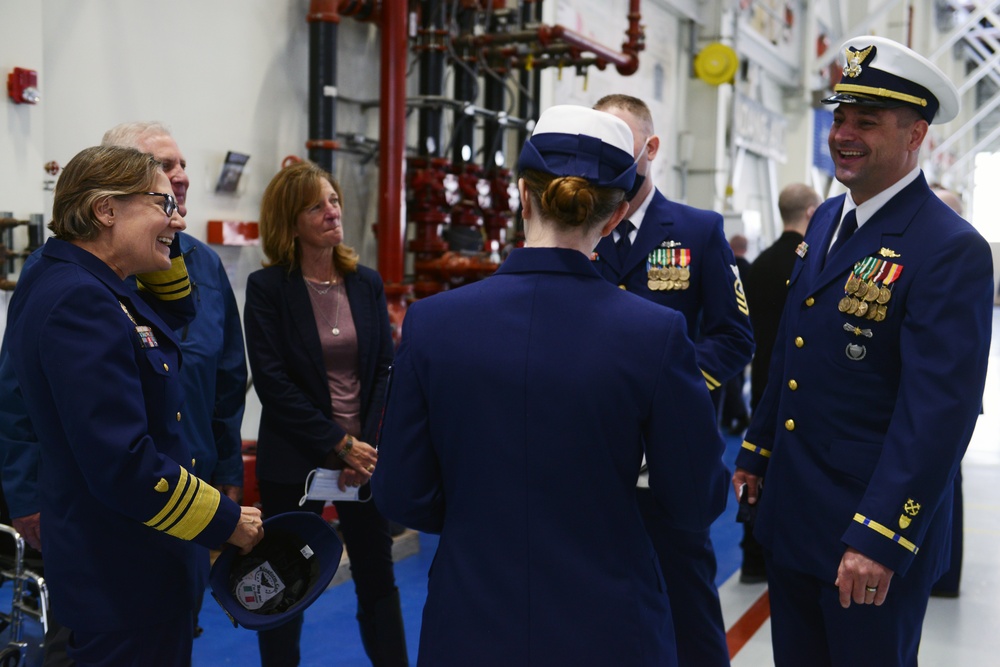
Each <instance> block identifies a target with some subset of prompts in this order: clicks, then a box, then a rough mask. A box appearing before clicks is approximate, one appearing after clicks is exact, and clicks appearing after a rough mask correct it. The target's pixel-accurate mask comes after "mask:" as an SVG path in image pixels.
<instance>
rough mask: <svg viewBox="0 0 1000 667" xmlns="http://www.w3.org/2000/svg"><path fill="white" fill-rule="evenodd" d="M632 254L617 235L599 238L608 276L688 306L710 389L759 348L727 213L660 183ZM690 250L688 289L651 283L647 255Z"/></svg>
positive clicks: (601, 267)
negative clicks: (623, 253)
mask: <svg viewBox="0 0 1000 667" xmlns="http://www.w3.org/2000/svg"><path fill="white" fill-rule="evenodd" d="M651 196H652V201H650V202H649V206H647V207H646V213H645V215H644V216H643V218H642V224H641V225H640V226H639V231H638V232H637V233H636V237H635V241H634V242H633V243H632V248H631V250H630V251H629V254H628V256H627V257H626V259H625V263H624V265H622V264H621V263H620V262H619V261H618V251H617V249H616V248H615V244H614V241H613V240H612V235H610V234H609V235H608V236H606V237H604V238H603V239H601V241H600V242H599V243H598V244H597V248H596V251H597V255H598V259H597V261H596V262H595V266H596V267H597V270H598V271H599V272H600V273H601V275H602V276H604V277H605V279H607V280H609V281H611V282H613V283H615V284H616V285H620V286H623V287H624V288H625V289H626V290H628V291H629V292H632V293H634V294H638V295H640V296H642V297H644V298H646V299H648V300H650V301H652V302H654V303H658V304H660V305H663V306H669V307H670V308H673V309H674V310H679V311H680V312H682V313H684V317H685V318H686V319H687V331H688V335H689V336H690V337H691V340H693V341H694V342H695V348H696V349H697V351H698V365H699V366H700V367H701V372H702V374H703V375H704V376H705V381H706V382H707V383H708V388H709V390H713V391H714V390H715V389H718V388H719V387H720V386H721V385H723V384H725V382H726V380H728V379H729V378H731V377H733V376H734V375H736V374H737V373H739V372H741V371H742V370H743V369H744V368H745V367H746V365H747V364H748V363H750V357H751V356H752V355H753V349H754V348H753V334H752V332H751V329H750V319H749V317H748V309H747V302H746V295H745V294H744V293H743V284H742V282H741V281H740V277H739V274H738V272H737V270H736V259H735V258H734V256H733V251H732V249H731V248H730V247H729V243H728V242H727V241H726V236H725V233H724V232H723V228H722V216H721V215H719V214H718V213H715V212H713V211H705V210H702V209H697V208H693V207H691V206H685V205H684V204H679V203H677V202H672V201H670V200H668V199H667V198H666V197H664V196H663V194H661V193H660V191H659V190H654V191H653V194H652V195H651ZM661 249H662V250H665V251H668V252H669V251H671V250H675V249H676V250H687V251H689V252H690V261H691V263H690V265H689V266H688V270H689V271H690V273H691V278H690V284H689V286H688V287H687V289H674V290H652V289H650V287H649V277H648V264H647V260H648V259H649V258H650V256H651V255H652V254H653V253H656V252H657V251H660V250H661Z"/></svg>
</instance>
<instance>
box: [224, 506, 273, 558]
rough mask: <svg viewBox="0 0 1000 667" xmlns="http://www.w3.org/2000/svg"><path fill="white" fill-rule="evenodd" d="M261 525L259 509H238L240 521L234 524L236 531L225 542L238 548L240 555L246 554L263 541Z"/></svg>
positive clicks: (262, 527)
mask: <svg viewBox="0 0 1000 667" xmlns="http://www.w3.org/2000/svg"><path fill="white" fill-rule="evenodd" d="M263 524H264V522H263V521H262V520H261V518H260V510H259V509H257V508H256V507H246V506H244V507H240V520H239V521H238V522H237V523H236V530H234V531H233V534H232V535H230V536H229V539H228V540H226V541H227V542H228V543H229V544H234V545H236V546H238V547H239V548H240V553H241V554H248V553H250V550H251V549H253V548H254V546H256V544H257V543H258V542H260V541H261V540H262V539H264V525H263Z"/></svg>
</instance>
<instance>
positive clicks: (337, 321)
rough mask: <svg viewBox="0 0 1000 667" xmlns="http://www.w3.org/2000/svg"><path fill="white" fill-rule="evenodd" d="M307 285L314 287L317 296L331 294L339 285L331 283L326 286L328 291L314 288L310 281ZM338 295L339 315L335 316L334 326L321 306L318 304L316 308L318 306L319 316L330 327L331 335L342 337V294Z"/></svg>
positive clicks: (338, 293)
mask: <svg viewBox="0 0 1000 667" xmlns="http://www.w3.org/2000/svg"><path fill="white" fill-rule="evenodd" d="M306 285H309V287H312V290H313V291H314V292H316V294H319V295H323V294H326V293H327V292H329V291H330V290H331V289H333V288H334V287H335V286H336V285H337V283H335V282H333V283H330V284H329V285H327V286H326V289H324V290H322V291H321V290H319V289H317V288H316V287H313V285H312V283H310V282H309V281H308V280H307V281H306ZM336 295H337V314H336V315H335V316H334V320H333V324H330V320H329V319H327V317H326V313H324V312H323V309H322V308H319V306H320V304H319V303H317V304H316V306H317V312H319V316H320V317H322V318H323V321H324V322H326V326H328V327H330V333H332V334H333V335H334V336H339V335H340V292H339V291H338V292H337V293H336Z"/></svg>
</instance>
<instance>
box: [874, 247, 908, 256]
mask: <svg viewBox="0 0 1000 667" xmlns="http://www.w3.org/2000/svg"><path fill="white" fill-rule="evenodd" d="M878 254H880V255H882V256H883V257H902V255H900V254H899V253H897V252H896V251H895V250H889V249H888V248H882V249H881V250H879V251H878Z"/></svg>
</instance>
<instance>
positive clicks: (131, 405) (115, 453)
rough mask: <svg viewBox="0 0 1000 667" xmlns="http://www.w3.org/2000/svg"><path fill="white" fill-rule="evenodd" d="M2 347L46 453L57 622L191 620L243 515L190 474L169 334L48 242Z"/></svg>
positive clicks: (121, 291) (100, 267)
mask: <svg viewBox="0 0 1000 667" xmlns="http://www.w3.org/2000/svg"><path fill="white" fill-rule="evenodd" d="M4 346H5V347H6V348H7V351H8V353H9V354H10V356H11V360H12V363H13V366H14V372H15V374H16V376H17V381H18V383H19V384H20V386H21V390H22V392H23V396H24V400H25V404H26V405H27V406H28V417H29V418H30V421H31V424H32V425H33V426H34V427H35V430H36V432H37V435H38V440H39V443H40V444H41V459H40V463H39V479H38V481H39V487H40V489H41V493H42V498H41V500H42V508H41V511H42V515H43V516H44V517H45V519H44V520H45V530H44V531H43V535H42V546H43V551H44V554H45V578H46V579H47V580H48V581H49V587H50V594H51V600H52V606H53V608H54V609H56V610H58V611H57V614H58V616H59V620H60V621H61V622H62V623H63V624H64V625H66V626H68V627H70V628H73V629H78V630H81V631H87V632H109V631H118V630H128V629H130V628H139V627H143V626H150V625H155V624H157V623H160V622H162V621H164V620H166V619H171V618H175V617H176V616H177V615H178V614H182V613H184V612H185V611H189V610H191V609H192V608H193V605H194V596H195V590H196V587H195V581H194V577H195V571H196V567H197V565H196V562H197V561H200V560H201V559H204V558H205V556H206V554H205V552H204V551H203V550H202V549H203V547H218V546H220V545H222V544H223V543H224V542H225V541H226V540H227V539H228V538H229V537H230V535H231V534H232V532H233V530H234V529H235V527H236V522H237V521H238V519H239V516H240V510H239V507H238V506H237V505H236V504H235V503H233V502H232V501H231V500H229V499H228V498H223V497H220V495H219V492H218V491H216V490H215V489H214V488H212V487H211V486H210V485H208V484H207V483H205V482H202V481H201V480H199V479H198V478H197V477H195V476H194V474H192V472H191V468H192V459H191V451H190V449H189V447H188V444H187V443H186V442H185V440H184V438H183V437H182V436H181V426H180V424H181V420H182V419H183V415H184V406H183V391H182V389H181V383H180V378H179V375H178V371H179V368H180V363H181V359H180V349H179V347H178V342H177V340H176V338H175V337H174V334H173V332H172V331H171V330H170V328H169V327H167V326H166V324H165V323H164V322H163V321H162V320H161V319H160V317H159V316H158V315H156V313H155V312H154V311H153V310H152V309H151V308H150V307H149V305H147V304H146V303H145V302H144V301H143V300H142V299H141V298H138V297H137V295H136V293H135V291H134V290H133V289H132V288H131V287H129V285H128V284H127V283H125V282H124V281H122V280H121V279H120V278H119V277H118V276H117V274H115V273H114V271H113V270H112V269H111V268H109V267H108V266H107V265H106V264H105V263H104V262H103V261H101V260H100V259H98V258H97V257H95V256H94V255H92V254H90V253H89V252H87V251H85V250H83V249H81V248H78V247H76V246H74V245H72V244H70V243H67V242H64V241H60V240H57V239H50V240H49V241H48V242H47V243H46V245H45V248H44V249H43V251H42V256H41V258H40V259H39V260H38V261H37V262H36V263H35V264H34V265H33V266H31V267H29V268H28V269H27V270H26V271H24V273H23V275H22V277H21V279H20V280H19V281H18V286H17V289H16V290H15V292H14V296H13V298H12V300H11V305H10V309H9V313H8V326H7V331H6V334H5V338H4ZM198 545H201V546H198Z"/></svg>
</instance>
